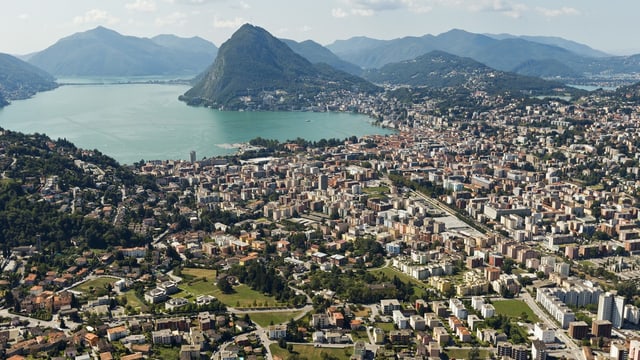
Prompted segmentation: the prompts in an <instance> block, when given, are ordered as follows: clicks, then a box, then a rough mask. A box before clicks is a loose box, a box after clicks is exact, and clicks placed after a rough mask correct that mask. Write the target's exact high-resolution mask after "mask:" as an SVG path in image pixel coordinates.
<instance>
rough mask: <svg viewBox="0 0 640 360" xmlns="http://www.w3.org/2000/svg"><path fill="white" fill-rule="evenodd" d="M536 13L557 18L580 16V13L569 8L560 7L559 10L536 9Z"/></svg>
mask: <svg viewBox="0 0 640 360" xmlns="http://www.w3.org/2000/svg"><path fill="white" fill-rule="evenodd" d="M536 11H537V12H539V13H540V14H542V15H544V16H546V17H557V16H564V15H580V11H578V10H577V9H575V8H571V7H566V6H564V7H561V8H559V9H547V8H543V7H537V8H536Z"/></svg>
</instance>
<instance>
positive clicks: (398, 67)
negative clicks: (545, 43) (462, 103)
mask: <svg viewBox="0 0 640 360" xmlns="http://www.w3.org/2000/svg"><path fill="white" fill-rule="evenodd" d="M365 78H366V79H367V80H370V81H372V82H374V83H384V84H390V85H409V86H414V87H430V88H436V89H443V88H459V87H462V88H466V89H468V90H470V91H477V90H480V91H486V92H488V93H490V94H501V93H506V92H509V93H521V92H526V93H529V94H551V93H554V92H555V89H558V88H563V87H564V86H563V85H562V84H561V83H558V82H553V81H547V80H542V79H540V78H536V77H530V76H523V75H518V74H515V73H509V72H504V71H499V70H495V69H491V68H489V67H488V66H486V65H484V64H481V63H479V62H477V61H475V60H473V59H471V58H463V57H459V56H455V55H451V54H448V53H445V52H442V51H432V52H430V53H428V54H425V55H422V56H419V57H417V58H416V59H413V60H407V61H403V62H399V63H393V64H387V65H385V66H383V67H382V68H381V69H379V70H369V71H367V72H366V73H365Z"/></svg>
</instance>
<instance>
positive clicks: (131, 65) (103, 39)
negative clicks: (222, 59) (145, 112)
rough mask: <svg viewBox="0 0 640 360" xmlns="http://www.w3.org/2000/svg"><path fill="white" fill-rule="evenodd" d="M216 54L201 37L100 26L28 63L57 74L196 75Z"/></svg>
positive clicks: (53, 46) (35, 57) (33, 57)
mask: <svg viewBox="0 0 640 360" xmlns="http://www.w3.org/2000/svg"><path fill="white" fill-rule="evenodd" d="M216 53H217V48H216V46H215V45H213V44H212V43H210V42H208V41H206V40H204V39H201V38H191V39H184V38H178V37H177V36H174V35H160V36H156V37H154V38H152V39H148V38H138V37H134V36H124V35H121V34H119V33H117V32H115V31H113V30H109V29H107V28H104V27H101V26H100V27H97V28H95V29H93V30H89V31H85V32H82V33H76V34H73V35H71V36H68V37H65V38H63V39H60V40H59V41H58V42H56V43H55V44H53V45H51V46H50V47H48V48H47V49H45V50H43V51H40V52H38V53H36V54H33V55H32V56H31V57H30V58H29V63H31V64H33V65H35V66H38V67H40V68H42V69H44V70H46V71H47V72H49V73H51V74H53V75H55V76H68V77H71V76H149V75H187V76H193V75H196V74H198V73H200V72H201V71H203V70H204V69H205V68H206V67H207V66H208V65H209V64H210V63H211V61H212V59H213V58H214V57H215V55H216Z"/></svg>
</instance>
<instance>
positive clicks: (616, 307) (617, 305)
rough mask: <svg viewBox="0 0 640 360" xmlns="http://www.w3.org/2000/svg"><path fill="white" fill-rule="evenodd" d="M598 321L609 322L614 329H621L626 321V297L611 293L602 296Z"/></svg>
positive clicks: (599, 302) (599, 303)
mask: <svg viewBox="0 0 640 360" xmlns="http://www.w3.org/2000/svg"><path fill="white" fill-rule="evenodd" d="M596 319H597V320H609V321H611V325H612V326H613V327H614V328H616V329H619V328H621V327H622V323H623V321H624V297H622V296H616V295H614V294H613V293H610V292H606V293H604V294H600V297H599V299H598V316H597V317H596Z"/></svg>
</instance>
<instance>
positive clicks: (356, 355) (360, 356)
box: [351, 340, 367, 360]
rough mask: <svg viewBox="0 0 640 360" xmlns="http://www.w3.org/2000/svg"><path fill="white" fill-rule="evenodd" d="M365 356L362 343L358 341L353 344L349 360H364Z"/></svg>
mask: <svg viewBox="0 0 640 360" xmlns="http://www.w3.org/2000/svg"><path fill="white" fill-rule="evenodd" d="M366 355H367V347H366V344H365V342H364V341H362V340H358V341H356V343H355V344H353V355H351V359H353V360H364V359H365V357H366Z"/></svg>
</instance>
